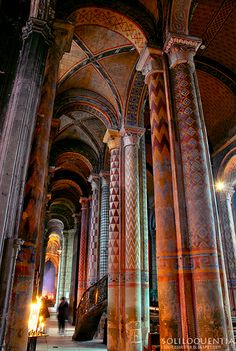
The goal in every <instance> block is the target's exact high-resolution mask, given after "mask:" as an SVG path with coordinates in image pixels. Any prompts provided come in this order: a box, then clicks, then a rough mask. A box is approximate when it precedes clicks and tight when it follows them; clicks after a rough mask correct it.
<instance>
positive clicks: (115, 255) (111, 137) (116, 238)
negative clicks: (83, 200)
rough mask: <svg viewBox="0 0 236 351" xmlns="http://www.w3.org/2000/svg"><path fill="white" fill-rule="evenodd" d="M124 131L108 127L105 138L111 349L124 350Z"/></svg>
mask: <svg viewBox="0 0 236 351" xmlns="http://www.w3.org/2000/svg"><path fill="white" fill-rule="evenodd" d="M120 139H121V137H120V132H119V131H117V130H111V129H109V130H107V132H106V134H105V136H104V139H103V142H104V143H107V145H108V148H109V150H110V209H109V242H108V304H107V320H108V324H107V328H108V332H107V349H108V350H109V351H118V350H121V347H120V335H121V329H122V326H121V318H120V254H121V253H120V245H121V243H120V240H121V239H120V235H121V233H120V228H121V220H120V215H121V212H120V196H121V194H120Z"/></svg>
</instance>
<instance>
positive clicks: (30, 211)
mask: <svg viewBox="0 0 236 351" xmlns="http://www.w3.org/2000/svg"><path fill="white" fill-rule="evenodd" d="M53 29H54V34H55V40H54V42H53V45H52V47H51V48H50V50H49V53H48V58H47V65H46V69H45V75H44V83H43V88H42V95H41V101H40V104H39V108H38V114H37V122H36V128H35V135H34V139H33V145H32V150H31V155H30V161H29V168H28V174H27V180H26V185H25V194H24V203H23V213H22V216H21V221H20V226H19V236H20V237H22V239H23V240H25V243H24V250H23V251H24V256H25V257H26V256H27V257H28V259H27V261H25V263H24V264H25V266H27V265H28V269H27V271H26V270H25V268H23V269H22V263H21V260H19V259H18V260H17V263H16V270H15V279H14V285H13V293H12V301H11V310H10V318H9V324H8V325H9V328H8V332H7V339H6V340H7V345H8V346H7V347H8V348H10V349H11V350H15V349H17V350H19V351H20V350H24V349H25V345H26V344H27V339H28V316H29V306H30V300H31V298H32V288H33V280H34V269H35V247H36V246H37V244H38V239H39V237H38V228H39V223H40V213H41V211H42V204H43V201H42V200H43V195H44V187H45V179H46V174H47V163H48V145H49V137H50V127H51V120H52V113H53V105H54V99H55V94H56V83H57V78H58V69H59V63H60V59H61V57H62V54H63V52H64V51H65V50H66V49H68V48H69V47H70V38H71V37H72V30H73V26H72V25H71V24H67V23H63V22H55V24H54V28H53ZM27 250H28V251H29V252H28V254H27ZM19 255H20V254H19ZM26 280H27V281H28V286H27V289H26V293H24V299H23V300H22V302H21V303H22V305H23V306H24V307H25V308H24V314H22V312H21V314H20V315H19V314H18V313H17V309H18V302H17V300H16V294H18V292H19V289H20V286H21V285H22V283H25V281H26ZM13 325H14V329H13V328H12V327H11V326H13ZM19 345H21V346H20V348H19Z"/></svg>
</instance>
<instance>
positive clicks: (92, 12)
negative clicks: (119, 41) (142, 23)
mask: <svg viewBox="0 0 236 351" xmlns="http://www.w3.org/2000/svg"><path fill="white" fill-rule="evenodd" d="M73 16H74V17H75V18H73V19H74V20H76V23H79V25H85V24H96V25H101V26H103V27H106V28H108V29H110V30H112V31H115V32H117V33H120V34H121V35H123V36H124V37H125V38H127V39H128V40H129V41H130V42H131V43H133V45H134V46H135V47H136V48H137V50H138V51H139V52H140V51H141V50H142V49H143V47H144V45H145V43H146V38H145V35H144V33H143V32H142V31H141V29H140V28H139V27H138V26H137V25H136V24H135V23H134V22H132V21H130V20H129V19H128V18H127V17H124V16H122V15H120V14H118V13H117V12H113V11H111V10H107V9H103V8H93V7H88V8H82V9H79V10H78V11H76V13H75V15H73Z"/></svg>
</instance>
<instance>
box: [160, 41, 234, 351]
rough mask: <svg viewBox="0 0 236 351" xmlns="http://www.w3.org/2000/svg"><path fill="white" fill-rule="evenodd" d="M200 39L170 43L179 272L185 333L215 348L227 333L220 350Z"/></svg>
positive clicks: (222, 324)
mask: <svg viewBox="0 0 236 351" xmlns="http://www.w3.org/2000/svg"><path fill="white" fill-rule="evenodd" d="M200 44H201V41H200V40H199V39H197V38H193V37H184V36H175V35H169V36H168V38H167V41H166V43H165V52H166V53H167V54H168V57H169V63H170V70H171V81H172V88H173V97H174V99H173V102H174V121H175V124H174V126H173V127H174V128H175V130H174V135H176V140H175V142H176V145H177V143H178V146H179V148H178V147H177V148H176V149H175V152H176V153H175V171H176V191H177V194H176V200H177V203H176V209H178V212H176V215H178V216H179V217H176V219H177V220H178V221H177V231H178V233H177V234H178V250H179V275H180V277H183V279H184V281H185V282H186V283H185V285H184V286H182V285H181V286H180V288H181V289H184V290H183V291H181V296H180V301H181V310H182V311H181V319H182V323H184V324H185V325H188V328H185V329H184V325H183V324H182V325H183V331H184V334H183V336H184V337H192V338H200V344H201V343H203V342H204V341H203V340H206V344H205V346H204V347H206V345H207V346H208V347H212V345H211V340H212V338H221V340H222V344H221V345H214V350H229V345H228V344H227V328H226V318H225V313H224V305H223V304H224V301H223V296H222V289H221V281H220V268H219V261H218V252H217V242H216V223H215V218H214V212H213V202H212V194H211V192H212V189H211V186H210V184H212V180H211V174H210V172H209V169H210V164H209V162H210V160H209V158H208V155H207V149H206V143H205V140H204V133H203V130H204V125H203V120H202V119H201V116H200V110H199V101H198V99H197V88H196V80H195V79H196V77H195V75H194V71H195V66H194V62H193V56H194V54H195V52H196V50H197V49H198V47H199V46H200ZM179 165H181V167H180V166H179ZM188 288H189V289H190V291H191V293H189V291H188ZM188 296H191V298H190V299H189V298H188ZM225 303H227V302H225Z"/></svg>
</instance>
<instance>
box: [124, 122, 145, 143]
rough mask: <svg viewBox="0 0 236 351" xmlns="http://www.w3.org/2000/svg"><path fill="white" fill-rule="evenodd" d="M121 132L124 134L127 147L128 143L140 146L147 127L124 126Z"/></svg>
mask: <svg viewBox="0 0 236 351" xmlns="http://www.w3.org/2000/svg"><path fill="white" fill-rule="evenodd" d="M120 133H121V135H122V136H123V141H124V146H125V147H126V146H128V145H133V146H135V145H137V146H139V140H140V138H141V137H142V136H143V134H144V133H145V128H140V127H131V126H124V127H122V129H121V131H120Z"/></svg>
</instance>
